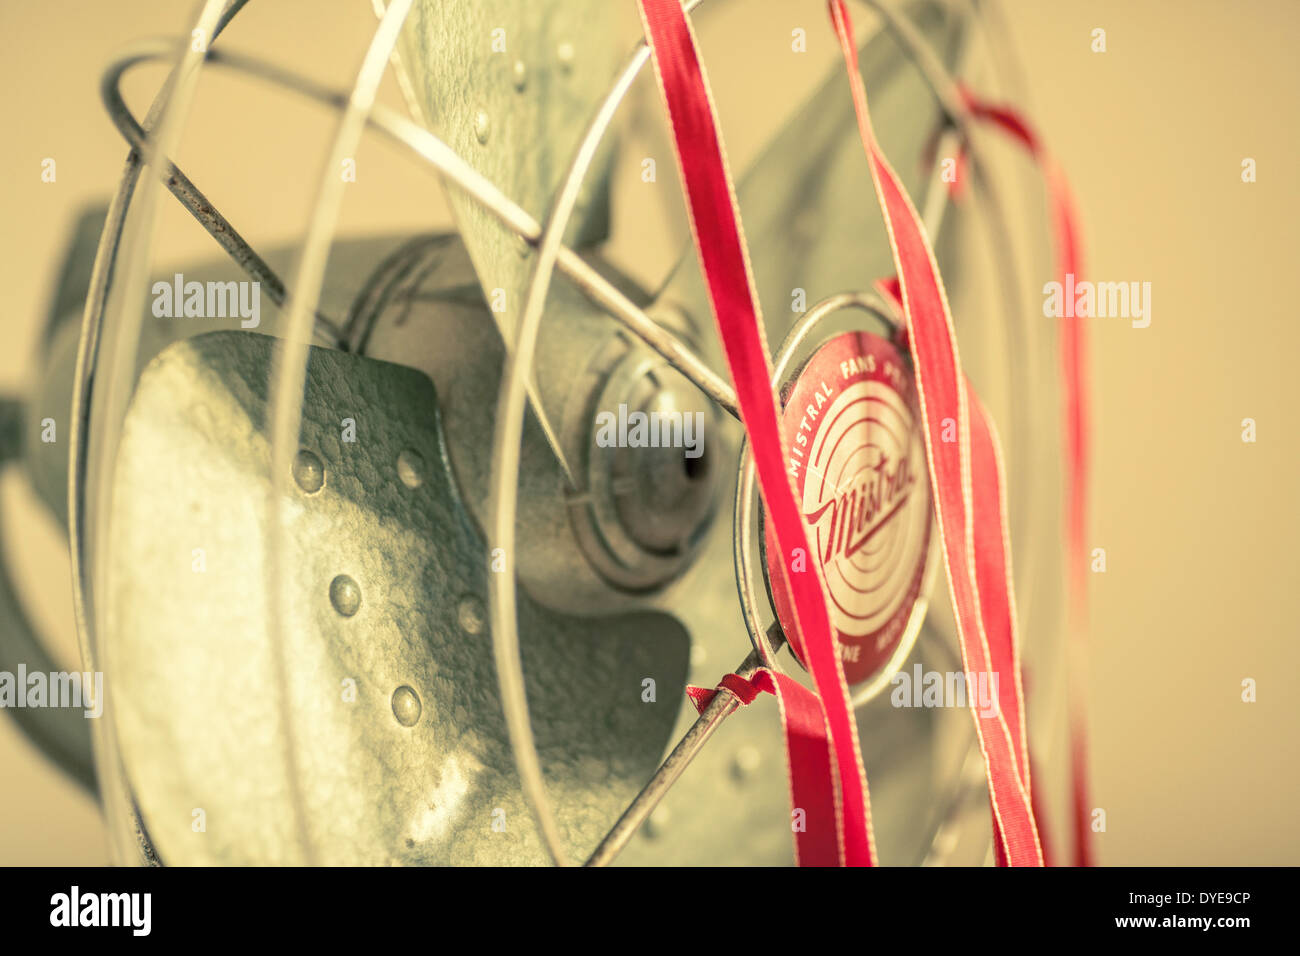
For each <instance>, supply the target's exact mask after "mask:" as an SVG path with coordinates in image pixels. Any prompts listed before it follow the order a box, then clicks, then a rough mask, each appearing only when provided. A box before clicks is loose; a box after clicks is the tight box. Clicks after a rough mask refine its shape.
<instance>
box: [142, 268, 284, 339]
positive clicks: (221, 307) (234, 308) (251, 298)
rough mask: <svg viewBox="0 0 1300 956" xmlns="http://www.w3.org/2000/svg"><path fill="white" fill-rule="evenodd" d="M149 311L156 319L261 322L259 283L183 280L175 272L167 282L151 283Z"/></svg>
mask: <svg viewBox="0 0 1300 956" xmlns="http://www.w3.org/2000/svg"><path fill="white" fill-rule="evenodd" d="M153 314H154V316H155V317H157V318H160V319H180V318H185V319H235V318H237V319H239V320H240V322H239V326H240V328H244V329H255V328H257V327H258V326H259V325H261V323H262V284H261V283H260V282H249V281H243V282H234V281H231V282H186V281H185V276H184V275H183V274H181V273H179V272H178V273H176V275H174V276H173V277H172V281H171V282H166V281H164V280H159V281H158V282H155V283H154V284H153Z"/></svg>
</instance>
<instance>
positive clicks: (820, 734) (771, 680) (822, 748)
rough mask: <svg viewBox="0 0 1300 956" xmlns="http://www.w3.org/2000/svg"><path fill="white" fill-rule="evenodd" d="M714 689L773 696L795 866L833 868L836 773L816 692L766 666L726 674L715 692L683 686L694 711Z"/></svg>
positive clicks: (746, 696)
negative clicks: (785, 766)
mask: <svg viewBox="0 0 1300 956" xmlns="http://www.w3.org/2000/svg"><path fill="white" fill-rule="evenodd" d="M719 693H727V694H731V695H732V696H733V697H735V698H736V699H737V700H738V701H740V703H741V704H749V703H751V702H752V701H753V700H754V699H755V698H756V697H757V696H758V695H759V694H760V693H768V694H773V695H775V697H776V700H777V703H778V704H779V705H780V708H781V726H782V727H784V728H785V739H786V760H787V762H788V764H789V770H790V773H789V781H790V806H791V808H792V810H791V814H790V829H791V831H792V832H793V833H794V837H795V862H796V863H797V864H798V865H799V866H838V865H839V864H840V859H841V850H840V837H839V832H838V829H837V826H836V825H835V820H836V810H835V788H834V787H833V786H831V785H830V784H831V782H832V781H833V780H834V773H835V771H834V766H833V764H832V763H831V752H830V740H829V734H828V733H827V731H826V717H825V715H824V714H823V712H822V705H821V701H820V700H818V699H817V695H816V694H814V693H813V692H812V691H810V690H809V689H808V688H806V687H804V686H803V685H802V684H800V683H799V682H798V681H796V680H793V679H792V678H790V677H787V676H786V675H785V674H779V673H774V672H772V671H769V670H768V669H767V668H765V667H760V668H759V669H758V670H756V671H755V672H754V676H753V677H752V678H751V679H750V680H745V678H743V677H740V676H738V675H736V674H728V675H726V676H725V677H723V678H722V680H721V681H719V682H718V686H717V688H716V689H714V690H710V689H709V688H706V687H692V686H688V687H687V688H686V695H687V696H688V697H689V698H690V699H691V703H693V704H694V705H695V709H696V711H697V712H699V713H703V712H704V708H706V707H708V706H709V704H710V703H712V702H713V698H714V697H715V696H716V695H717V694H719Z"/></svg>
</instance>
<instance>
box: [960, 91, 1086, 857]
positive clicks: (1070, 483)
mask: <svg viewBox="0 0 1300 956" xmlns="http://www.w3.org/2000/svg"><path fill="white" fill-rule="evenodd" d="M961 95H962V99H963V100H964V102H965V104H966V108H967V109H968V110H970V113H971V116H973V117H974V118H976V119H980V120H984V121H987V122H989V123H991V124H992V125H993V126H994V127H996V128H997V129H1000V130H1002V131H1003V132H1005V133H1007V134H1008V135H1009V136H1011V138H1012V139H1014V140H1015V141H1016V142H1018V143H1020V144H1021V145H1022V146H1024V147H1025V149H1026V150H1027V151H1028V152H1029V154H1030V155H1031V156H1032V157H1033V158H1034V160H1035V161H1036V162H1037V163H1038V166H1039V168H1040V169H1041V170H1042V172H1043V179H1044V181H1045V182H1046V185H1047V193H1048V199H1049V202H1050V205H1051V215H1052V225H1053V235H1054V239H1055V246H1056V255H1057V265H1056V268H1057V273H1058V274H1059V275H1060V276H1061V277H1062V281H1063V282H1064V281H1065V278H1064V277H1065V276H1069V275H1072V276H1074V277H1075V281H1076V282H1077V281H1078V277H1079V275H1080V273H1081V272H1082V266H1081V260H1082V252H1081V244H1080V239H1079V230H1078V226H1077V223H1078V216H1077V213H1076V211H1075V206H1074V198H1073V196H1072V195H1071V193H1070V188H1069V185H1068V183H1067V182H1066V179H1065V174H1064V173H1063V172H1062V170H1061V167H1060V166H1059V165H1058V164H1057V163H1056V162H1055V161H1054V160H1053V159H1052V158H1051V156H1050V155H1049V154H1048V153H1047V150H1046V149H1045V148H1044V147H1043V143H1042V140H1041V139H1040V138H1039V136H1038V134H1037V133H1036V132H1035V131H1034V130H1033V128H1032V127H1031V126H1030V125H1029V123H1028V122H1027V121H1026V120H1025V118H1024V117H1022V116H1021V115H1020V114H1019V112H1017V111H1016V110H1015V109H1014V108H1012V107H1009V106H1003V105H1000V104H995V103H989V102H986V101H984V100H981V99H979V98H978V97H976V96H975V94H973V93H972V92H971V91H970V90H969V89H966V88H965V87H961ZM1067 311H1069V312H1070V314H1068V315H1066V316H1065V317H1064V318H1062V319H1061V337H1060V363H1061V380H1062V399H1063V400H1062V406H1061V411H1062V418H1063V425H1064V435H1065V449H1064V451H1065V461H1066V483H1067V484H1066V533H1065V539H1066V570H1067V574H1068V581H1069V590H1070V611H1071V615H1072V617H1073V619H1074V622H1075V635H1074V642H1073V645H1072V646H1073V649H1074V659H1073V661H1072V665H1073V666H1071V668H1070V676H1071V686H1070V691H1069V696H1070V738H1071V739H1070V762H1071V776H1072V778H1073V779H1072V787H1071V790H1072V803H1073V807H1072V810H1073V815H1072V816H1073V821H1074V827H1073V830H1074V833H1073V836H1074V852H1075V864H1076V865H1077V866H1091V865H1092V853H1091V846H1090V838H1089V831H1088V813H1089V807H1088V803H1089V800H1088V773H1087V771H1088V748H1087V734H1086V715H1085V708H1084V699H1083V693H1084V688H1083V687H1082V686H1081V684H1082V679H1081V674H1080V673H1079V671H1080V668H1081V666H1082V663H1083V654H1082V647H1081V646H1080V645H1081V644H1082V641H1083V637H1084V635H1085V634H1086V632H1087V610H1088V609H1087V579H1088V575H1087V546H1086V543H1085V540H1084V536H1085V534H1086V531H1087V518H1088V499H1087V492H1088V468H1089V459H1088V445H1089V402H1088V389H1087V381H1088V376H1087V350H1086V343H1085V341H1084V338H1083V326H1082V323H1081V322H1080V321H1079V318H1078V317H1077V316H1075V315H1074V314H1073V312H1072V310H1067Z"/></svg>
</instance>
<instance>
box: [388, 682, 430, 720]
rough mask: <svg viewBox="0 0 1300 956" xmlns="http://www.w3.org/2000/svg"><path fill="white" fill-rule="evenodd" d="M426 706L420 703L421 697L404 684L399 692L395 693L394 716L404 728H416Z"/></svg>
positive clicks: (398, 689)
mask: <svg viewBox="0 0 1300 956" xmlns="http://www.w3.org/2000/svg"><path fill="white" fill-rule="evenodd" d="M423 709H424V705H423V704H421V703H420V695H419V694H417V693H416V692H415V691H414V690H413V689H412V688H410V687H408V686H407V685H405V684H403V685H402V686H401V687H399V688H397V690H395V691H393V716H394V717H396V718H397V722H398V723H399V724H401V725H402V726H403V727H414V726H415V724H416V722H417V721H418V720H419V719H420V712H421V711H422V710H423Z"/></svg>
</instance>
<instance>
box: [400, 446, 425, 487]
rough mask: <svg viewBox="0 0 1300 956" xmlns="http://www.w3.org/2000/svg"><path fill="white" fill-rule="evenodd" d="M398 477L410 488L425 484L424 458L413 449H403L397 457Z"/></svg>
mask: <svg viewBox="0 0 1300 956" xmlns="http://www.w3.org/2000/svg"><path fill="white" fill-rule="evenodd" d="M397 477H398V478H400V479H402V484H404V485H406V487H408V488H419V487H420V485H422V484H424V456H423V455H421V454H420V453H419V452H418V451H415V450H414V449H412V448H403V449H402V450H401V451H400V452H399V453H398V455H397Z"/></svg>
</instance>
